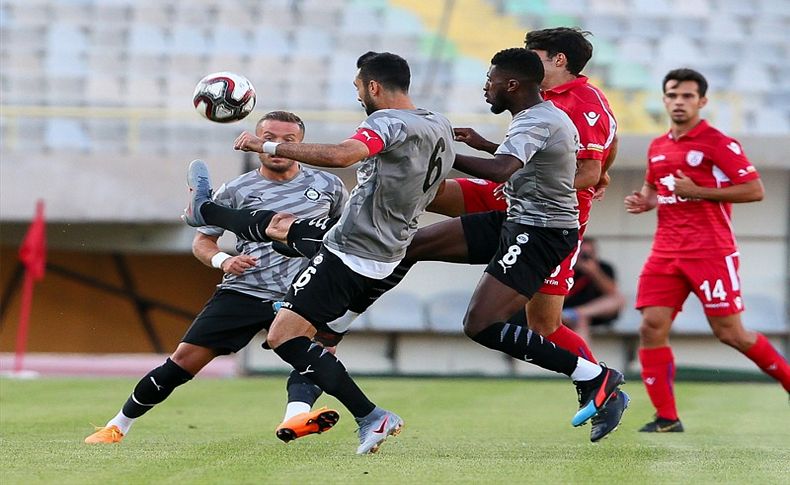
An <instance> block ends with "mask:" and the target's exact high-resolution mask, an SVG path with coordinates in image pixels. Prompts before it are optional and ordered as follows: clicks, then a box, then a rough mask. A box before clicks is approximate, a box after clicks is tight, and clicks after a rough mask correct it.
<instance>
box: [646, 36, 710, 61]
mask: <svg viewBox="0 0 790 485" xmlns="http://www.w3.org/2000/svg"><path fill="white" fill-rule="evenodd" d="M656 54H657V55H658V57H659V58H660V59H667V60H669V59H672V60H673V61H674V62H675V64H676V65H687V64H689V63H692V62H696V61H698V60H699V59H700V57H701V53H700V50H699V47H698V46H697V45H696V44H695V43H694V41H692V40H690V39H688V38H684V37H675V36H667V37H663V38H661V39H660V40H659V42H658V49H657V51H656Z"/></svg>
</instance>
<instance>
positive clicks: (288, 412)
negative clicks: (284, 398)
mask: <svg viewBox="0 0 790 485" xmlns="http://www.w3.org/2000/svg"><path fill="white" fill-rule="evenodd" d="M310 409H312V408H311V406H310V405H309V404H307V403H306V402H300V401H293V402H289V403H288V405H287V406H286V407H285V417H284V418H283V421H288V420H289V419H291V418H293V417H294V416H296V415H297V414H302V413H308V412H310Z"/></svg>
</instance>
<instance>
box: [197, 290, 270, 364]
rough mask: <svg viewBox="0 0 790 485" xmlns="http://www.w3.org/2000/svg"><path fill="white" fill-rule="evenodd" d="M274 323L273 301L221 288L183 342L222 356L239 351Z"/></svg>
mask: <svg viewBox="0 0 790 485" xmlns="http://www.w3.org/2000/svg"><path fill="white" fill-rule="evenodd" d="M273 320H274V309H273V308H272V302H271V301H269V300H264V299H261V298H259V297H255V296H251V295H246V294H244V293H240V292H238V291H233V290H227V289H220V290H217V291H216V292H215V293H214V295H213V296H212V297H211V299H210V300H209V301H208V302H206V305H205V306H204V307H203V310H201V311H200V313H199V314H198V316H197V317H195V320H194V321H193V322H192V325H191V326H190V327H189V329H188V330H187V333H186V334H185V335H184V338H182V339H181V341H182V342H186V343H188V344H194V345H199V346H201V347H206V348H209V349H212V350H214V351H215V352H217V353H219V354H220V355H222V354H230V353H233V352H238V351H239V350H241V349H242V348H244V346H246V345H247V344H248V343H250V340H252V337H254V336H255V334H257V333H258V332H260V331H261V330H268V329H269V326H270V325H271V324H272V321H273Z"/></svg>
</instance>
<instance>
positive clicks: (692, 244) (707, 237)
mask: <svg viewBox="0 0 790 485" xmlns="http://www.w3.org/2000/svg"><path fill="white" fill-rule="evenodd" d="M678 170H681V171H682V172H683V173H684V174H686V176H688V177H689V178H691V179H692V180H693V181H694V183H695V184H697V185H699V186H701V187H729V186H731V185H735V184H742V183H745V182H748V181H750V180H756V179H758V178H760V175H759V174H758V173H757V170H756V169H755V168H754V167H753V166H752V164H751V163H749V160H748V159H747V158H746V155H744V153H743V149H742V148H741V145H740V144H739V143H738V142H737V141H736V140H735V139H733V138H730V137H728V136H726V135H725V134H724V133H722V132H720V131H719V130H717V129H715V128H713V127H712V126H710V125H709V124H708V123H707V122H705V120H702V121H700V122H699V124H698V125H697V126H695V127H694V128H693V129H692V130H691V131H689V132H688V133H686V134H685V135H683V136H681V137H680V138H678V139H677V140H676V139H674V138H672V134H671V132H670V133H667V134H665V135H662V136H660V137H658V138H656V139H655V140H653V142H652V143H651V144H650V148H649V149H648V152H647V174H646V176H645V182H647V183H648V184H649V185H651V186H653V187H655V188H656V192H657V194H658V227H657V229H656V235H655V239H654V240H653V249H652V254H653V255H656V256H664V257H674V258H708V257H719V256H727V255H731V254H733V253H735V252H736V251H737V250H738V249H737V246H736V243H735V234H734V233H733V230H732V224H731V223H730V214H731V212H732V204H731V203H729V202H714V201H710V200H700V199H691V200H689V199H686V198H684V197H678V196H676V195H675V192H674V189H675V173H676V172H677V171H678Z"/></svg>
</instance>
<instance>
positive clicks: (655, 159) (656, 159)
mask: <svg viewBox="0 0 790 485" xmlns="http://www.w3.org/2000/svg"><path fill="white" fill-rule="evenodd" d="M666 159H667V156H666V155H656V156H655V157H650V163H656V162H661V161H663V160H666Z"/></svg>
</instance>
